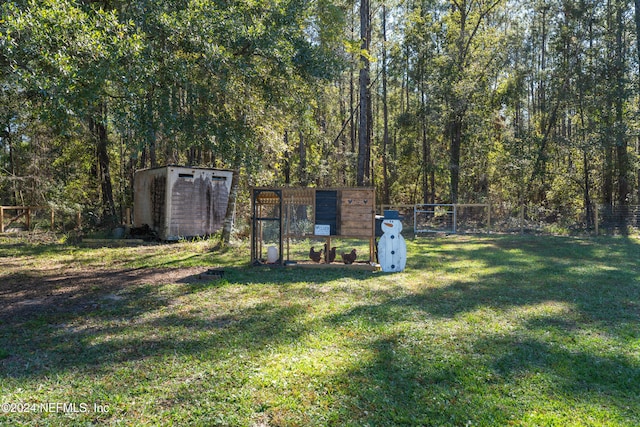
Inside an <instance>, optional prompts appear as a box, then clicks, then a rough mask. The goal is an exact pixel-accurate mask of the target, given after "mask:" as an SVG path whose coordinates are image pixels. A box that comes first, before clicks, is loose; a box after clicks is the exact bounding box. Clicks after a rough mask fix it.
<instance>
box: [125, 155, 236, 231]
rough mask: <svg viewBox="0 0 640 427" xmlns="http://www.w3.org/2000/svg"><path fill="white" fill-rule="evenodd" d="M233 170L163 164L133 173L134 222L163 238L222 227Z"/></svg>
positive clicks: (134, 224) (137, 225)
mask: <svg viewBox="0 0 640 427" xmlns="http://www.w3.org/2000/svg"><path fill="white" fill-rule="evenodd" d="M232 178H233V171H230V170H225V169H205V168H189V167H182V166H164V167H159V168H153V169H144V170H139V171H137V172H136V174H135V176H134V184H133V191H134V198H133V226H134V227H148V228H150V229H151V230H153V231H154V232H155V233H157V236H158V238H159V239H161V240H165V241H172V240H179V239H182V238H191V237H202V236H208V235H211V234H214V233H215V232H216V231H218V230H220V229H221V228H222V225H223V222H224V218H225V215H226V213H227V205H228V203H229V193H230V191H231V180H232Z"/></svg>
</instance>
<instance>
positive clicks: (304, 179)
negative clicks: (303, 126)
mask: <svg viewBox="0 0 640 427" xmlns="http://www.w3.org/2000/svg"><path fill="white" fill-rule="evenodd" d="M298 138H299V140H298V153H299V155H300V163H299V165H298V180H299V181H300V185H301V186H303V187H306V186H307V185H309V173H308V172H307V146H306V144H305V140H304V134H303V133H302V131H299V132H298Z"/></svg>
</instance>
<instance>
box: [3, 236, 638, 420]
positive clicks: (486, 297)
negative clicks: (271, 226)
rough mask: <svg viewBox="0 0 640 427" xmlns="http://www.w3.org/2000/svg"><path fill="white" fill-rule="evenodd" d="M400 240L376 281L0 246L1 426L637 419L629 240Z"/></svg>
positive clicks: (205, 258)
mask: <svg viewBox="0 0 640 427" xmlns="http://www.w3.org/2000/svg"><path fill="white" fill-rule="evenodd" d="M407 245H408V254H409V255H408V261H407V270H406V271H405V272H404V273H398V274H384V273H371V272H363V271H349V270H333V269H332V270H326V271H325V270H301V269H294V268H286V269H283V268H264V267H260V268H254V267H248V266H247V265H248V261H249V253H248V246H249V245H248V243H247V244H245V245H237V246H235V247H233V248H231V249H230V250H227V251H226V252H224V253H220V252H215V251H212V250H211V247H210V244H209V243H207V242H196V243H178V244H173V245H152V246H140V247H132V248H126V247H125V248H111V249H109V248H102V249H89V248H82V247H78V246H72V245H68V244H55V243H53V244H38V243H28V242H19V241H17V240H16V239H15V238H6V237H5V238H2V237H0V404H1V405H2V409H1V410H0V425H7V426H9V425H10V426H20V425H28V426H49V425H51V426H90V425H123V426H149V425H153V426H170V425H174V426H187V425H194V426H256V427H267V426H420V425H425V426H638V425H640V397H639V396H640V241H639V240H637V239H636V238H629V237H616V238H613V237H611V238H573V237H548V236H547V237H540V236H484V237H475V236H474V237H468V236H453V237H446V238H445V237H441V238H440V237H439V238H425V239H417V240H414V241H407ZM211 267H223V268H224V269H225V275H224V277H223V278H208V277H207V276H206V275H203V274H202V272H203V271H205V270H207V269H208V268H211Z"/></svg>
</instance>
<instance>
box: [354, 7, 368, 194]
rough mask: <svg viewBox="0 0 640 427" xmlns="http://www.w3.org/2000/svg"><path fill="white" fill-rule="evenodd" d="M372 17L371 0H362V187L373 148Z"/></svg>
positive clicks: (359, 175)
mask: <svg viewBox="0 0 640 427" xmlns="http://www.w3.org/2000/svg"><path fill="white" fill-rule="evenodd" d="M370 24H371V18H370V12H369V0H360V40H361V46H360V47H361V49H362V51H363V52H365V53H364V54H362V55H360V79H359V85H360V121H359V125H358V168H357V175H356V185H357V186H359V187H362V186H364V185H368V180H367V176H368V175H369V161H368V160H369V158H370V153H369V152H370V150H371V130H370V127H369V123H370V114H371V113H370V110H371V93H370V89H369V82H370V76H369V59H368V57H367V55H368V54H369V45H370V40H371V30H370Z"/></svg>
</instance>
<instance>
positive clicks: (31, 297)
mask: <svg viewBox="0 0 640 427" xmlns="http://www.w3.org/2000/svg"><path fill="white" fill-rule="evenodd" d="M4 267H6V268H5V269H4V270H5V271H4V272H3V273H0V322H3V321H7V320H9V319H10V320H11V321H12V323H15V322H16V321H21V320H26V319H34V318H37V317H39V316H42V315H44V314H48V313H64V312H70V313H78V312H83V311H89V310H95V309H96V308H100V305H101V304H103V303H104V302H105V301H109V300H111V301H116V300H119V299H121V298H122V297H121V296H120V295H119V294H120V293H121V292H123V291H124V290H126V289H127V288H132V287H135V286H140V285H163V284H168V283H199V282H202V281H203V280H207V276H208V275H207V274H206V273H207V270H208V269H207V268H206V267H185V268H95V267H64V266H61V265H42V266H39V267H35V268H34V267H31V268H29V269H28V270H25V269H24V268H19V266H18V265H15V264H12V265H5V266H4Z"/></svg>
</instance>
